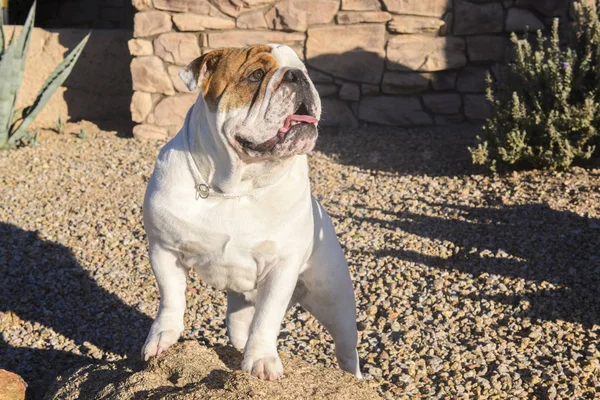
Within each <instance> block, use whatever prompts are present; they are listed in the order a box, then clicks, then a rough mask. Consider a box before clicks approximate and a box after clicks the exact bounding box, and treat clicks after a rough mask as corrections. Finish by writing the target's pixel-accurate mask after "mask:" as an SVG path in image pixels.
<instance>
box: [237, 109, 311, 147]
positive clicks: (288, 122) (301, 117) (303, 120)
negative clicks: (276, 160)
mask: <svg viewBox="0 0 600 400" xmlns="http://www.w3.org/2000/svg"><path fill="white" fill-rule="evenodd" d="M318 122H319V120H318V119H317V118H316V117H315V116H314V115H311V113H310V111H309V108H308V106H307V104H306V103H305V102H302V103H301V104H300V105H299V106H298V108H297V109H296V111H294V113H293V114H292V115H289V116H288V117H287V118H286V119H285V120H284V121H283V126H282V127H281V128H279V131H278V132H277V134H276V135H275V136H273V137H272V138H271V139H269V140H267V141H265V142H262V143H260V144H256V143H253V142H251V141H249V140H247V139H244V138H242V137H239V136H237V137H236V139H237V141H238V143H239V144H240V145H241V146H242V147H243V148H245V149H247V150H253V151H257V152H260V153H264V152H268V151H271V150H273V149H274V148H275V146H277V144H279V143H280V142H282V141H284V140H285V138H286V136H288V135H289V134H291V133H294V132H296V131H299V133H300V131H303V130H304V129H307V128H310V127H314V129H316V125H317V123H318Z"/></svg>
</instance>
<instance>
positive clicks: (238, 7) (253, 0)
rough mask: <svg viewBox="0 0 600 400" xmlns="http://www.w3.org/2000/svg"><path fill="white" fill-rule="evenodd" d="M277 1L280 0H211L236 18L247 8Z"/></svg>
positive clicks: (221, 9)
mask: <svg viewBox="0 0 600 400" xmlns="http://www.w3.org/2000/svg"><path fill="white" fill-rule="evenodd" d="M277 1H278V0H243V1H240V0H211V2H212V3H213V4H215V5H216V6H217V7H218V9H219V10H220V11H221V12H223V13H225V14H226V15H229V16H230V17H234V18H237V17H238V16H239V15H240V14H241V13H242V12H244V11H246V10H247V9H250V8H254V7H258V6H264V5H268V4H273V3H276V2H277Z"/></svg>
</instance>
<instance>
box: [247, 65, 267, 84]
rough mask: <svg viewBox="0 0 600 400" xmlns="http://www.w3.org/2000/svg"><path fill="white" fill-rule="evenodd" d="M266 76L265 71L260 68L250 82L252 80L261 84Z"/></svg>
mask: <svg viewBox="0 0 600 400" xmlns="http://www.w3.org/2000/svg"><path fill="white" fill-rule="evenodd" d="M264 76H265V71H263V70H262V69H261V68H259V69H257V70H255V71H254V72H252V73H251V74H250V76H249V77H248V80H250V82H260V81H261V80H262V78H263V77H264Z"/></svg>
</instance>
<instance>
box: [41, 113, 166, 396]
mask: <svg viewBox="0 0 600 400" xmlns="http://www.w3.org/2000/svg"><path fill="white" fill-rule="evenodd" d="M133 137H134V138H137V139H145V140H163V139H167V138H168V137H169V131H168V130H167V128H164V127H162V126H156V125H150V124H141V125H136V126H134V127H133ZM59 382H60V381H59ZM107 383H108V382H107ZM46 398H48V394H46ZM50 398H56V399H58V398H59V397H50ZM71 398H73V399H76V398H77V397H71Z"/></svg>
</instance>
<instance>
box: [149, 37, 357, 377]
mask: <svg viewBox="0 0 600 400" xmlns="http://www.w3.org/2000/svg"><path fill="white" fill-rule="evenodd" d="M180 76H181V78H182V79H183V81H184V82H185V83H186V85H187V86H188V87H189V88H190V90H193V89H195V88H196V87H200V95H199V96H198V99H197V101H196V103H195V104H194V105H193V106H192V108H191V109H190V110H189V112H188V114H187V116H186V119H185V123H184V125H183V127H182V128H181V130H180V131H179V133H178V134H177V135H176V136H175V137H174V138H173V139H172V140H171V141H170V142H169V143H167V145H166V146H165V147H164V148H163V149H162V150H161V152H160V155H159V156H158V160H157V162H156V166H155V170H154V173H153V174H152V178H151V179H150V182H149V183H148V188H147V192H146V197H145V200H144V225H145V228H146V232H147V234H148V240H149V245H150V262H151V264H152V270H153V271H154V275H155V276H156V280H157V281H158V286H159V290H160V307H159V310H158V315H157V316H156V319H155V321H154V323H153V324H152V328H151V329H150V333H149V334H148V338H147V339H146V343H145V344H144V348H143V350H142V356H143V358H144V359H145V360H148V359H149V358H150V357H153V356H157V355H159V354H160V353H161V352H162V351H164V350H165V349H167V348H168V347H169V346H171V345H172V344H173V343H175V342H176V341H177V340H178V338H179V336H180V335H181V333H182V331H183V316H184V311H185V306H186V304H185V289H186V276H187V275H188V272H189V271H190V270H191V269H193V270H194V271H196V273H198V274H199V275H200V277H201V278H202V279H203V280H204V281H205V282H206V283H207V284H210V285H212V286H214V287H216V288H218V289H221V290H226V291H227V331H228V336H229V338H230V340H231V343H232V344H233V346H235V347H236V348H238V349H243V355H244V358H243V362H242V369H243V370H244V371H248V372H250V373H251V374H252V375H255V376H258V377H259V378H261V379H269V380H277V379H279V378H281V376H282V375H283V366H282V365H281V360H280V359H279V356H278V354H277V336H278V334H279V330H280V327H281V322H282V320H283V317H284V315H285V313H286V311H287V310H288V309H289V308H290V307H291V306H292V305H294V304H295V303H300V304H301V305H302V306H303V307H304V308H305V309H306V310H308V311H309V312H310V313H312V314H313V315H314V316H315V317H316V318H317V319H318V320H319V321H320V322H321V323H322V324H323V325H324V326H325V327H326V328H327V330H328V331H329V332H330V333H331V335H332V336H333V339H334V341H335V346H336V347H335V353H336V356H337V359H338V362H339V365H340V367H341V368H342V369H344V370H346V371H349V372H351V373H352V374H354V375H355V376H356V377H359V378H360V377H361V373H360V366H359V362H358V355H357V352H356V345H357V331H356V310H355V302H354V291H353V288H352V282H351V279H350V274H349V271H348V266H347V264H346V260H345V258H344V255H343V253H342V249H341V247H340V245H339V242H338V240H337V237H336V234H335V231H334V228H333V225H332V223H331V220H330V219H329V216H328V215H327V213H326V212H325V210H323V208H322V207H321V205H320V204H319V203H318V202H317V200H315V199H314V198H313V197H312V196H311V192H310V186H309V178H308V165H307V157H306V154H307V153H308V152H310V151H311V150H312V149H313V147H314V145H315V141H316V138H317V122H318V120H319V117H320V114H321V101H320V99H319V95H318V94H317V91H316V90H315V87H314V85H313V84H312V82H311V80H310V79H309V77H308V74H307V71H306V68H305V66H304V64H303V63H302V62H301V61H300V59H299V58H298V57H297V56H296V54H295V53H294V51H293V50H292V49H291V48H290V47H288V46H284V45H256V46H248V47H245V48H227V49H220V50H214V51H211V52H209V53H207V54H204V55H203V56H202V57H200V58H198V59H196V60H194V61H193V62H192V63H190V64H189V65H188V66H186V67H184V68H183V69H182V70H181V72H180Z"/></svg>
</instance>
